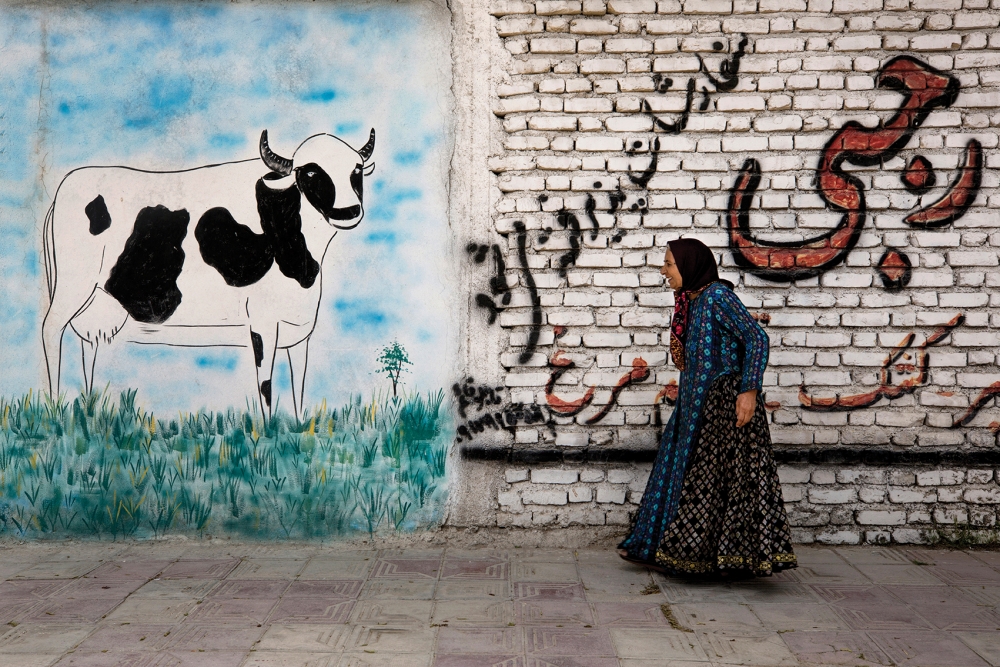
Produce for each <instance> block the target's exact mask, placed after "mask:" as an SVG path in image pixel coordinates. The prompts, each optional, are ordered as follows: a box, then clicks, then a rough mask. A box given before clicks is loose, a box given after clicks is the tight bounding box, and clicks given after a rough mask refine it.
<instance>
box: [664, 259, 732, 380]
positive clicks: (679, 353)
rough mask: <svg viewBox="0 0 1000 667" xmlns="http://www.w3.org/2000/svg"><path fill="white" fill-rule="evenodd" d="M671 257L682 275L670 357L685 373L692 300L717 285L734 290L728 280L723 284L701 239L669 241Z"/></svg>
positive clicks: (717, 268) (671, 337)
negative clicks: (716, 283) (686, 343)
mask: <svg viewBox="0 0 1000 667" xmlns="http://www.w3.org/2000/svg"><path fill="white" fill-rule="evenodd" d="M667 245H668V246H670V253H671V254H672V255H673V256H674V263H675V264H676V265H677V270H678V271H680V274H681V281H682V283H683V284H682V285H681V289H680V290H678V291H676V292H674V316H673V318H672V319H671V320H670V357H671V358H672V359H673V360H674V365H675V366H677V368H679V369H680V370H684V342H685V340H686V338H687V336H686V333H687V321H688V311H689V310H690V308H691V298H692V295H693V294H696V293H697V292H698V291H699V290H701V289H702V288H704V287H707V286H708V285H711V284H712V283H714V282H722V283H724V284H725V285H727V286H728V287H729V288H730V289H732V287H733V284H732V283H731V282H729V281H728V280H720V278H719V267H718V265H716V263H715V254H714V253H713V252H712V251H711V250H710V249H709V248H708V246H706V245H705V244H704V243H702V242H701V241H699V240H698V239H677V240H676V241H668V242H667Z"/></svg>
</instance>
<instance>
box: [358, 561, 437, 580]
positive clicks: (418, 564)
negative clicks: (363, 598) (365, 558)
mask: <svg viewBox="0 0 1000 667" xmlns="http://www.w3.org/2000/svg"><path fill="white" fill-rule="evenodd" d="M440 571H441V561H440V560H430V559H419V558H393V559H390V558H380V559H379V560H378V561H376V562H375V565H374V566H373V567H372V573H371V578H372V579H386V578H391V579H414V580H415V579H437V577H438V573H439V572H440Z"/></svg>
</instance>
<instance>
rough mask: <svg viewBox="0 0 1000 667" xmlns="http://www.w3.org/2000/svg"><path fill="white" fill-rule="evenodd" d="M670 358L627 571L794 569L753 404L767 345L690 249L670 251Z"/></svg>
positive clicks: (697, 249)
mask: <svg viewBox="0 0 1000 667" xmlns="http://www.w3.org/2000/svg"><path fill="white" fill-rule="evenodd" d="M661 273H663V275H664V276H666V278H667V282H668V283H669V285H670V287H671V288H672V289H673V290H674V300H675V304H674V316H673V319H672V321H671V323H670V356H671V358H672V359H673V361H674V365H675V366H677V368H678V369H679V370H680V371H681V377H680V387H679V391H678V395H677V402H676V405H675V407H674V411H673V414H671V415H670V420H669V421H668V422H667V426H666V428H665V429H664V432H663V439H662V440H661V442H660V450H659V453H658V455H657V457H656V462H655V463H654V464H653V470H652V473H651V474H650V476H649V482H648V483H647V484H646V492H645V493H644V494H643V496H642V502H641V504H640V505H639V511H638V512H637V513H636V516H635V519H634V520H633V524H632V529H631V532H630V533H629V535H628V537H626V538H625V540H624V541H623V542H622V543H621V544H620V545H619V552H618V553H619V554H620V555H621V557H622V558H624V559H625V560H628V561H630V562H633V563H636V564H638V565H644V566H647V567H651V568H654V569H659V570H662V571H665V572H668V573H670V574H681V575H685V574H687V575H690V574H710V573H722V574H728V573H733V574H741V575H758V576H766V575H769V574H771V573H772V572H777V571H780V570H784V569H788V568H793V567H795V566H796V560H795V554H794V553H792V546H791V540H790V533H789V529H788V519H787V517H786V515H785V507H784V504H783V502H782V499H781V487H780V486H779V484H778V473H777V469H776V467H775V464H774V456H773V454H772V452H771V434H770V432H769V430H768V426H767V415H766V413H765V412H764V403H763V400H762V399H761V396H760V390H761V384H762V381H763V375H764V368H765V366H767V353H768V339H767V334H765V333H764V330H763V329H761V328H760V325H758V324H757V322H755V321H754V319H753V318H752V317H751V316H750V314H749V313H748V312H747V310H746V308H745V307H744V306H743V304H742V303H741V302H740V300H739V298H738V297H737V296H736V295H735V294H734V293H733V291H732V288H733V285H732V283H730V282H729V281H726V280H720V279H719V272H718V267H717V266H716V263H715V256H714V255H713V254H712V251H711V250H709V249H708V247H707V246H705V244H703V243H702V242H701V241H698V240H696V239H679V240H677V241H670V243H669V249H668V250H667V252H666V257H665V259H664V264H663V269H662V270H661Z"/></svg>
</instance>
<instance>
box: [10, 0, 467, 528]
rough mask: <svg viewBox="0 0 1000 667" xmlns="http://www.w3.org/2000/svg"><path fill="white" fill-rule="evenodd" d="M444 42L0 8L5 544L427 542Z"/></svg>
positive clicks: (435, 442) (444, 339)
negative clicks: (297, 389) (82, 539)
mask: <svg viewBox="0 0 1000 667" xmlns="http://www.w3.org/2000/svg"><path fill="white" fill-rule="evenodd" d="M449 35H450V17H449V15H448V14H447V12H444V11H442V10H441V9H440V8H438V7H436V6H435V5H433V4H431V3H426V2H413V3H405V4H397V3H392V4H390V3H377V2H375V3H363V4H352V5H348V4H343V3H341V4H314V3H283V4H263V5H239V4H221V3H219V4H212V3H209V4H193V3H189V4H185V3H162V4H143V5H142V6H123V5H118V4H114V3H108V4H106V5H104V4H100V3H99V4H97V5H92V6H83V5H78V6H73V5H69V6H52V5H44V6H43V5H40V6H37V7H32V6H31V5H26V6H19V7H4V8H2V9H0V44H2V47H0V48H2V50H3V54H4V61H5V66H4V68H3V72H0V114H2V119H3V120H2V122H3V132H2V150H0V224H2V228H3V232H4V235H3V236H4V239H5V242H4V244H3V248H2V249H0V302H2V303H3V304H4V307H3V308H2V309H0V330H2V331H3V339H4V345H3V346H2V351H0V367H2V368H3V372H2V373H0V531H8V532H11V533H14V534H19V535H32V536H37V535H44V534H48V533H57V534H74V535H95V536H100V537H108V536H122V535H137V536H146V535H158V534H163V533H168V532H187V533H202V534H203V533H206V532H207V533H213V534H223V533H232V534H240V535H246V536H258V537H265V538H267V537H279V536H282V537H283V536H295V535H299V536H310V537H329V536H336V535H345V534H351V533H353V532H357V531H374V530H390V531H391V530H412V529H414V528H416V527H418V526H427V525H434V524H436V523H437V522H439V521H440V518H441V516H442V515H443V511H444V503H445V500H446V497H447V477H446V472H445V458H446V456H447V452H448V448H449V445H450V443H451V441H452V440H453V433H454V425H453V420H452V419H451V417H450V415H449V412H448V409H447V405H446V404H444V403H443V400H444V394H443V390H444V389H446V388H447V386H448V384H449V381H450V379H451V377H452V376H453V375H454V371H453V370H452V369H453V367H454V366H455V364H456V358H457V357H456V355H457V347H456V344H455V340H456V337H457V329H458V327H457V324H456V322H457V318H456V315H455V309H454V307H453V303H454V301H455V296H454V294H453V289H454V282H455V281H454V279H453V277H452V276H451V268H450V262H449V261H448V257H449V254H450V234H449V230H448V221H447V215H448V211H447V198H446V191H447V165H448V160H449V158H450V155H451V129H450V126H449V117H448V109H449V108H450V107H451V104H452V103H451V98H450V85H451V84H450V59H449V55H448V50H447V48H442V45H447V43H448V40H449ZM263 130H267V133H268V139H269V147H270V149H271V150H272V151H273V152H274V154H276V155H277V156H279V158H280V156H284V157H286V158H288V159H289V160H291V165H290V167H291V168H293V169H294V171H292V172H291V173H290V175H288V176H287V177H285V178H279V177H281V176H283V174H284V172H283V171H282V168H281V165H282V164H284V163H282V162H280V159H279V160H277V161H276V160H275V159H271V161H270V162H269V163H268V164H267V165H265V162H264V161H262V159H261V156H262V151H261V150H260V149H259V147H258V142H259V139H260V136H261V132H262V131H263ZM372 130H374V134H370V132H371V131H372ZM315 135H330V136H321V137H318V138H317V137H315ZM372 136H374V143H373V144H372V143H371V142H370V139H371V137H372ZM311 137H312V138H311ZM307 140H308V141H307ZM241 160H242V161H249V162H241V163H239V164H235V165H223V166H215V167H210V168H204V169H200V170H195V171H186V172H184V173H183V174H177V173H174V174H164V173H148V172H176V171H178V170H192V169H195V168H198V167H203V166H205V165H219V164H220V163H231V162H236V161H241ZM275 165H278V166H275ZM93 166H102V167H108V166H123V167H128V168H129V169H81V168H83V167H93ZM356 167H357V169H358V173H355V174H352V171H354V170H355V168H356ZM74 170H76V171H74ZM275 170H277V171H278V172H281V173H272V174H271V175H270V176H268V179H264V180H261V179H262V177H264V176H265V175H266V174H268V173H269V172H272V171H275ZM372 170H373V171H372ZM285 171H288V170H287V169H286V170H285ZM362 171H363V172H364V174H361V173H360V172H362ZM71 172H72V175H71V176H70V177H69V178H67V174H70V173H71ZM319 172H322V173H319ZM317 174H318V175H317ZM64 178H65V179H66V180H65V181H64ZM309 179H312V180H309ZM323 179H325V180H323ZM57 193H58V196H57ZM276 193H277V194H276ZM334 193H335V194H334ZM362 199H363V204H362V202H361V200H362ZM54 200H55V201H56V202H57V203H56V205H55V206H53V201H54ZM354 204H357V205H359V208H358V209H357V210H354V209H350V206H351V205H354ZM159 205H164V206H166V209H164V210H162V211H161V210H159V209H157V208H156V207H157V206H159ZM361 205H363V217H362V214H361V209H360V206H361ZM220 207H221V208H220ZM213 210H214V211H215V213H212V211H213ZM219 211H224V214H220V213H219ZM179 212H180V213H179ZM171 216H173V217H171ZM178 216H179V217H178ZM226 216H229V217H226ZM209 223H211V224H209ZM213 225H214V226H213ZM171 235H173V238H171ZM331 237H332V241H331V240H330V239H331ZM328 241H329V246H326V242H328ZM81 295H82V296H81ZM77 302H79V303H77ZM50 303H52V304H55V305H53V306H52V312H53V313H56V311H59V312H58V313H57V314H58V317H57V314H53V315H51V317H50V320H49V321H50V324H51V326H50V327H49V329H50V332H55V333H54V334H53V335H51V336H49V339H50V340H49V341H48V342H49V343H50V344H49V345H48V349H46V350H45V353H43V346H42V339H43V327H42V323H43V319H44V318H45V316H46V313H47V312H49V310H50ZM67 323H69V326H68V327H67V328H66V331H65V334H64V336H63V355H62V360H61V364H58V368H59V369H60V370H61V378H59V379H60V382H59V392H58V396H57V397H54V398H50V397H49V393H48V392H49V386H48V385H49V384H50V382H49V377H48V375H49V374H48V373H47V372H46V370H47V367H46V360H47V359H48V361H49V363H50V366H52V367H56V365H57V361H56V360H57V357H58V353H57V350H58V347H57V345H55V346H53V345H52V341H54V340H58V332H59V330H60V329H61V328H62V327H64V326H66V325H67ZM180 325H184V326H180ZM81 338H82V339H83V341H81ZM157 341H158V342H160V343H167V344H142V343H150V342H157ZM300 341H301V342H300ZM306 343H307V344H308V358H307V361H306V355H305V347H304V346H305V344H306ZM220 344H221V346H220ZM296 344H297V345H296ZM81 345H82V347H81ZM286 348H287V349H286ZM54 350H56V351H54ZM95 350H96V357H95V356H94V353H95ZM81 355H82V357H83V358H82V360H81ZM95 358H96V362H95V366H94V371H93V374H92V377H91V378H89V379H87V378H86V377H85V376H84V368H85V367H87V366H88V364H89V363H91V362H92V361H93V359H95ZM272 359H274V360H275V363H274V369H273V375H272V374H271V373H270V372H268V370H269V369H268V367H269V366H270V364H271V360H272ZM290 363H292V364H293V365H294V369H293V370H294V373H290V372H289V371H290V368H289V364H290ZM87 372H88V373H89V371H87ZM293 375H294V376H295V377H294V379H295V381H296V383H299V382H301V378H302V377H303V376H305V398H304V400H302V401H298V400H293V391H292V389H293V382H292V380H293V377H292V376H293ZM53 377H56V376H55V375H54V374H53ZM393 380H397V381H398V382H393ZM52 384H55V383H54V382H52ZM88 385H92V391H89V390H88V389H89V387H88ZM53 393H56V392H53ZM296 398H297V397H296Z"/></svg>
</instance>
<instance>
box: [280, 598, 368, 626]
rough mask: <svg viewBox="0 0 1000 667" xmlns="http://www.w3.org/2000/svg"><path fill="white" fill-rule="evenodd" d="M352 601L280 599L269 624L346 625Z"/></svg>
mask: <svg viewBox="0 0 1000 667" xmlns="http://www.w3.org/2000/svg"><path fill="white" fill-rule="evenodd" d="M354 604H355V601H354V600H350V599H338V598H287V597H286V598H282V600H281V601H280V602H279V603H278V605H277V606H276V607H275V608H274V610H273V611H272V612H271V616H270V618H269V619H268V621H269V622H270V623H285V624H290V623H317V624H320V625H329V624H331V623H346V622H347V621H348V619H349V618H350V617H351V611H352V610H353V609H354Z"/></svg>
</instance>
